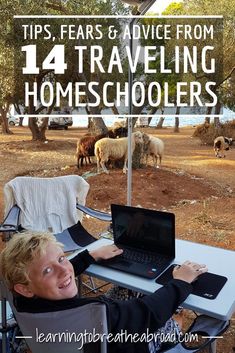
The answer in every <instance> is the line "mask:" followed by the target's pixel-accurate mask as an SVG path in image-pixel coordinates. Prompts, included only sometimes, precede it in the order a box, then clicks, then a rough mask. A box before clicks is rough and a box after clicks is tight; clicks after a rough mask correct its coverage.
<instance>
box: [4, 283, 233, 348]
mask: <svg viewBox="0 0 235 353" xmlns="http://www.w3.org/2000/svg"><path fill="white" fill-rule="evenodd" d="M0 289H1V290H0V293H1V295H2V299H3V298H4V300H7V301H8V302H9V303H10V306H11V308H12V310H13V313H14V316H15V318H16V320H17V323H18V325H19V327H20V330H21V336H20V337H22V338H23V337H24V338H25V339H26V342H27V344H28V346H29V348H30V350H31V352H32V353H42V352H47V353H64V352H66V353H76V352H79V353H107V342H106V340H105V337H107V334H108V328H107V316H106V307H105V305H104V304H100V303H91V304H87V305H84V306H81V307H78V308H73V309H68V310H63V311H57V312H49V313H39V314H30V313H19V312H17V310H16V308H15V307H14V303H13V300H12V294H11V293H10V292H9V290H8V289H7V288H6V286H5V284H4V283H3V281H1V282H0ZM2 316H3V315H2ZM2 320H5V318H4V317H2ZM2 322H3V321H2ZM228 325H229V322H228V321H222V320H218V319H214V318H211V317H208V316H206V315H199V316H197V317H196V319H195V320H194V321H193V323H192V325H191V326H190V327H189V329H188V330H187V332H186V334H185V336H186V335H187V337H189V335H188V334H193V335H194V337H195V335H196V334H197V335H198V337H199V336H201V337H203V336H204V337H208V338H206V340H204V341H203V343H199V342H198V344H197V345H196V346H194V347H192V346H188V344H186V343H182V341H183V339H182V337H181V343H178V344H177V345H175V346H173V347H168V348H166V347H165V348H163V349H162V350H161V351H159V353H164V352H168V353H189V352H191V353H196V352H200V351H201V350H203V352H205V350H204V349H205V348H207V347H208V348H209V352H210V353H215V352H216V345H215V342H216V341H215V337H216V336H220V335H221V334H222V333H223V332H224V331H225V330H226V329H227V327H228ZM11 328H12V326H10V325H8V327H7V326H3V325H2V328H1V330H0V331H1V332H2V353H19V351H14V350H11V349H10V347H9V344H7V343H8V341H7V332H9V330H10V329H11ZM86 333H87V334H86ZM94 334H96V336H94ZM97 334H98V335H99V337H100V341H99V342H97V344H96V345H94V344H93V343H92V342H93V341H92V340H93V339H94V337H96V338H97ZM53 337H57V338H55V339H53ZM59 337H61V339H59ZM85 337H86V338H87V341H83V340H85ZM18 338H19V337H18ZM50 338H51V339H50ZM89 339H90V340H89ZM79 347H80V348H82V349H79Z"/></svg>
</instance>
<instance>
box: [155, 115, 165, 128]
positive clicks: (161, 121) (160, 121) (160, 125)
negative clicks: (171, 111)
mask: <svg viewBox="0 0 235 353" xmlns="http://www.w3.org/2000/svg"><path fill="white" fill-rule="evenodd" d="M164 120H165V118H164V117H163V116H161V117H160V119H159V121H158V123H157V126H156V129H162V126H163V123H164Z"/></svg>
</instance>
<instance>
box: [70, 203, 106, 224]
mask: <svg viewBox="0 0 235 353" xmlns="http://www.w3.org/2000/svg"><path fill="white" fill-rule="evenodd" d="M76 207H77V209H79V210H80V211H82V212H84V213H86V214H88V215H89V216H91V217H94V218H97V219H100V220H101V221H105V222H111V220H112V216H111V214H109V213H106V212H102V211H97V210H94V209H93V208H90V207H86V206H83V205H80V204H79V203H77V204H76Z"/></svg>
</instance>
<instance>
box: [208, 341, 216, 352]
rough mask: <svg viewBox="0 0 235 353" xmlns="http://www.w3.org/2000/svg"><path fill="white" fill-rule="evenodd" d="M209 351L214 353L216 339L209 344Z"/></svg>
mask: <svg viewBox="0 0 235 353" xmlns="http://www.w3.org/2000/svg"><path fill="white" fill-rule="evenodd" d="M209 352H210V353H216V340H214V341H213V342H212V343H211V344H210V346H209Z"/></svg>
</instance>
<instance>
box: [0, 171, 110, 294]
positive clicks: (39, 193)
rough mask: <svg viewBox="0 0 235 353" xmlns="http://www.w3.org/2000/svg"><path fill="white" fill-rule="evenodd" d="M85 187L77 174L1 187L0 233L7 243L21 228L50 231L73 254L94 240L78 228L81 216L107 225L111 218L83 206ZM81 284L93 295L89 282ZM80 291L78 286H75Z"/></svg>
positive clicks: (18, 181)
mask: <svg viewBox="0 0 235 353" xmlns="http://www.w3.org/2000/svg"><path fill="white" fill-rule="evenodd" d="M88 190H89V184H88V183H87V182H86V181H85V180H84V179H83V178H82V177H80V176H78V175H69V176H62V177H54V178H33V177H16V178H15V179H13V180H11V181H10V182H8V183H7V184H6V185H5V187H4V196H5V207H6V209H5V213H6V217H5V219H4V221H3V223H2V224H1V225H0V232H2V233H3V235H4V239H5V240H7V239H8V238H9V237H10V236H11V235H12V234H13V233H15V232H19V231H21V230H22V229H26V230H33V231H52V232H54V234H55V236H56V238H57V240H58V241H60V242H61V243H63V245H64V251H65V252H73V251H76V250H79V249H82V248H83V247H85V246H87V245H89V244H91V243H92V242H94V241H95V240H96V239H95V238H94V237H93V236H92V235H91V234H90V233H89V232H88V231H87V230H86V229H85V228H84V227H83V226H82V224H81V220H82V216H83V213H86V214H89V215H90V216H92V217H94V218H96V219H99V220H102V221H106V222H110V221H111V215H110V214H107V213H105V212H100V211H96V210H93V209H91V208H88V207H85V206H84V205H85V201H86V196H87V193H88ZM88 279H89V282H90V284H88V283H84V282H83V285H84V286H85V287H87V288H88V289H89V291H94V292H96V291H97V290H98V289H100V288H101V287H102V286H100V287H96V286H95V284H94V282H93V279H92V278H91V277H89V278H88ZM79 288H80V287H79Z"/></svg>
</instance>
